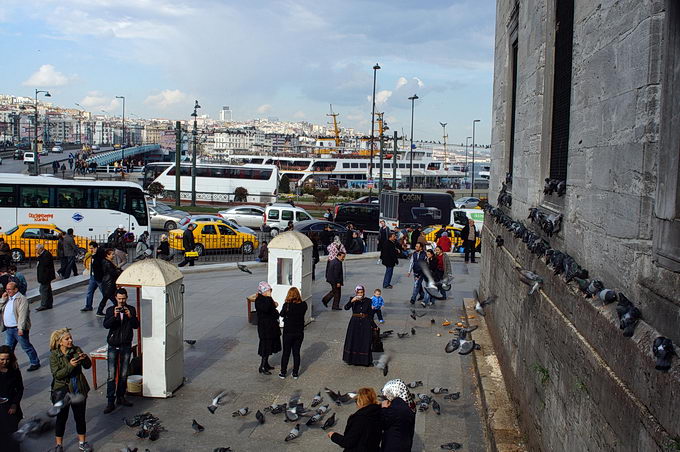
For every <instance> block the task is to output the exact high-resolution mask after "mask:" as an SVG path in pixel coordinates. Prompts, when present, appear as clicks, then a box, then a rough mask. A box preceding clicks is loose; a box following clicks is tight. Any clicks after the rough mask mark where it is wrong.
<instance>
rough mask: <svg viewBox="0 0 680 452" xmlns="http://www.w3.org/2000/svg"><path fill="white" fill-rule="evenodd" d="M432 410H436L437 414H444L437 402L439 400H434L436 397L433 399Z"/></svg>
mask: <svg viewBox="0 0 680 452" xmlns="http://www.w3.org/2000/svg"><path fill="white" fill-rule="evenodd" d="M432 411H434V412H435V413H437V415H440V414H442V413H441V411H442V407H441V406H440V405H439V402H437V401H436V400H434V399H432Z"/></svg>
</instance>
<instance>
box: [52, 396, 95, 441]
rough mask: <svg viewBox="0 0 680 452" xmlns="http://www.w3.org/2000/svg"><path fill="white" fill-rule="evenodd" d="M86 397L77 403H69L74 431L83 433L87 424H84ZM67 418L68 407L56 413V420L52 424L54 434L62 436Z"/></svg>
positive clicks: (58, 436)
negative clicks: (74, 426) (73, 421)
mask: <svg viewBox="0 0 680 452" xmlns="http://www.w3.org/2000/svg"><path fill="white" fill-rule="evenodd" d="M86 405H87V399H85V400H83V402H82V403H79V404H77V405H71V410H72V411H73V419H74V420H75V421H76V433H78V434H79V435H84V434H86V433H87V428H86V427H87V426H86V424H85V406H86ZM67 420H68V407H66V408H64V409H63V410H61V411H60V412H59V414H57V421H56V422H55V425H54V436H56V437H57V438H63V437H64V432H65V431H66V421H67Z"/></svg>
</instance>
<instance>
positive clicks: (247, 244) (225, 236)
mask: <svg viewBox="0 0 680 452" xmlns="http://www.w3.org/2000/svg"><path fill="white" fill-rule="evenodd" d="M189 224H195V225H196V228H195V229H194V231H193V233H194V242H195V244H196V247H195V248H194V251H196V252H197V253H198V255H199V256H201V255H203V254H205V252H206V251H207V250H218V249H239V250H240V251H241V252H242V253H243V254H252V253H253V252H254V251H255V249H256V248H257V247H258V246H260V243H259V242H258V241H257V237H255V236H254V235H253V234H246V233H243V232H240V231H238V230H237V229H233V228H231V227H229V226H227V225H226V224H224V223H222V222H217V221H208V222H198V223H189ZM187 227H188V225H185V226H183V227H182V228H181V229H175V230H173V231H170V233H169V236H170V237H169V240H170V248H173V249H176V250H179V251H181V252H182V251H184V245H183V244H182V235H183V234H184V231H185V230H186V228H187Z"/></svg>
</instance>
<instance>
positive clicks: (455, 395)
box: [444, 392, 460, 400]
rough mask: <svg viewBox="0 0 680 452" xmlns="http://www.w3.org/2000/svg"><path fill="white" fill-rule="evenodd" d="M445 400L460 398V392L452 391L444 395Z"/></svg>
mask: <svg viewBox="0 0 680 452" xmlns="http://www.w3.org/2000/svg"><path fill="white" fill-rule="evenodd" d="M444 399H445V400H458V399H460V392H452V393H451V394H447V395H445V396H444Z"/></svg>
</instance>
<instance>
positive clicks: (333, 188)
mask: <svg viewBox="0 0 680 452" xmlns="http://www.w3.org/2000/svg"><path fill="white" fill-rule="evenodd" d="M328 193H329V194H330V195H331V196H338V193H340V187H338V186H337V185H335V184H331V185H329V186H328Z"/></svg>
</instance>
